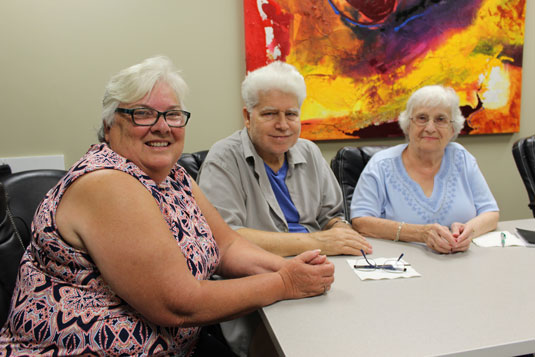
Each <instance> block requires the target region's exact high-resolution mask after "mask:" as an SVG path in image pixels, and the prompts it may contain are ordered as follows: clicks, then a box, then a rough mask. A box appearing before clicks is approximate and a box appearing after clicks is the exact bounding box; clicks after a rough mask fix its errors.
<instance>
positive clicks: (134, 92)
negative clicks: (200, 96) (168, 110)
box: [98, 56, 188, 142]
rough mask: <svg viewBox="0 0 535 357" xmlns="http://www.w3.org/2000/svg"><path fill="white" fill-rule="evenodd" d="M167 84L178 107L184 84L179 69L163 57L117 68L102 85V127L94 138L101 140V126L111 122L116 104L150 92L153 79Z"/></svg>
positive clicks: (184, 89) (184, 88)
mask: <svg viewBox="0 0 535 357" xmlns="http://www.w3.org/2000/svg"><path fill="white" fill-rule="evenodd" d="M159 81H162V82H165V83H167V84H168V85H169V86H170V87H171V88H172V89H173V90H174V92H175V94H176V97H177V99H178V101H179V103H180V106H181V108H182V109H186V108H185V107H184V103H183V102H182V101H183V98H184V96H185V95H186V93H187V91H188V86H187V84H186V82H185V81H184V79H183V78H182V76H181V75H180V71H178V70H177V69H176V68H175V66H174V65H173V63H172V62H171V60H170V59H169V58H167V57H165V56H155V57H151V58H147V59H146V60H144V61H143V62H141V63H138V64H135V65H133V66H130V67H128V68H125V69H123V70H121V71H120V72H119V73H117V74H116V75H114V76H113V77H111V79H110V81H109V82H108V84H107V85H106V91H105V92H104V98H103V100H102V126H101V128H100V130H99V132H98V140H99V141H100V142H104V141H105V139H104V126H105V125H106V126H108V127H109V126H111V125H113V123H114V122H115V110H116V109H117V107H118V106H119V104H120V103H133V102H135V101H137V100H140V99H141V98H143V97H144V96H146V95H147V94H149V93H150V92H151V91H152V88H154V85H155V84H156V82H159Z"/></svg>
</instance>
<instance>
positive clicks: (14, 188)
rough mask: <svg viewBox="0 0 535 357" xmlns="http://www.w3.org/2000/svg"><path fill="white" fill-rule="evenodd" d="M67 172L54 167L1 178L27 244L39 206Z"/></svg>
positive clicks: (18, 228) (22, 236)
mask: <svg viewBox="0 0 535 357" xmlns="http://www.w3.org/2000/svg"><path fill="white" fill-rule="evenodd" d="M65 173H66V171H64V170H52V169H41V170H28V171H21V172H15V173H12V174H10V175H7V176H4V177H2V178H1V179H0V182H1V183H2V184H3V185H4V188H5V191H6V194H7V198H8V202H7V203H8V207H9V209H10V211H11V213H12V215H13V219H14V221H15V224H16V228H17V230H18V231H19V233H20V236H21V238H22V240H23V242H24V245H25V246H26V245H28V243H29V242H30V237H31V231H30V230H31V223H32V220H33V215H34V214H35V211H36V210H37V206H38V205H39V203H40V202H41V200H42V199H43V197H44V196H45V194H46V193H47V192H48V190H50V189H51V188H52V187H53V186H54V185H55V184H57V183H58V181H59V179H60V178H62V177H63V176H64V175H65Z"/></svg>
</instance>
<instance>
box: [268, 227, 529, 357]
mask: <svg viewBox="0 0 535 357" xmlns="http://www.w3.org/2000/svg"><path fill="white" fill-rule="evenodd" d="M516 227H519V228H524V229H529V230H535V219H526V220H517V221H507V222H500V223H499V225H498V230H507V231H509V232H511V233H516V231H515V228H516ZM370 241H371V243H372V245H373V254H372V255H371V257H372V258H373V257H397V256H399V254H401V253H402V252H403V253H405V256H404V258H403V259H405V260H406V261H408V262H409V263H410V264H411V265H412V266H413V267H414V269H415V270H416V271H418V272H419V273H420V274H421V275H422V276H421V277H414V278H404V279H393V280H365V281H363V280H360V279H359V277H358V276H357V275H356V274H355V273H354V272H353V270H352V268H350V266H349V264H348V263H347V261H346V260H347V259H352V258H354V257H352V256H339V257H331V258H330V260H331V261H332V262H333V263H334V264H335V268H336V271H335V282H334V284H333V285H332V287H331V290H330V291H329V292H327V293H326V294H324V295H321V296H317V297H313V298H308V299H301V300H288V301H281V302H278V303H276V304H273V305H271V306H267V307H265V308H263V309H262V310H261V311H260V315H261V316H262V320H263V322H264V324H265V326H266V328H267V330H268V333H269V334H270V336H271V339H272V341H273V343H274V345H275V348H276V349H277V351H278V353H279V355H281V356H288V357H294V356H438V355H441V356H442V355H463V356H513V355H521V354H526V353H531V352H535V248H525V247H506V248H501V247H492V248H481V247H477V246H475V245H474V244H472V246H471V247H470V249H469V250H468V251H467V252H464V253H456V254H451V255H442V254H436V253H434V252H432V251H431V250H429V249H428V248H426V247H425V246H423V245H420V244H411V243H403V242H396V243H395V242H392V241H387V240H382V239H370Z"/></svg>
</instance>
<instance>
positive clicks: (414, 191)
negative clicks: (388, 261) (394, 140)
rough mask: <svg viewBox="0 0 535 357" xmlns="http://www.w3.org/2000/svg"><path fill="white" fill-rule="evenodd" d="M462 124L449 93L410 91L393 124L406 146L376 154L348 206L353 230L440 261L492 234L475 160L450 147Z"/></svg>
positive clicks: (492, 205) (492, 210)
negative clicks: (411, 245)
mask: <svg viewBox="0 0 535 357" xmlns="http://www.w3.org/2000/svg"><path fill="white" fill-rule="evenodd" d="M464 120H465V119H464V117H463V116H462V114H461V111H460V110H459V97H458V96H457V94H456V93H455V91H454V90H453V89H451V88H445V87H442V86H438V85H435V86H426V87H423V88H420V89H418V90H417V91H415V92H414V93H413V94H412V95H411V97H410V98H409V101H408V102H407V107H406V109H405V111H404V112H402V113H401V114H400V116H399V118H398V121H399V125H400V127H401V129H402V130H403V133H404V134H405V137H406V138H407V140H408V143H406V144H401V145H397V146H394V147H391V148H389V149H386V150H382V151H380V152H378V153H377V154H375V155H374V156H373V157H372V158H371V159H370V161H369V162H368V164H367V165H366V168H365V169H364V171H363V172H362V175H361V176H360V178H359V181H358V183H357V186H356V188H355V193H354V194H353V199H352V201H351V219H352V220H351V221H352V224H353V227H354V228H355V229H356V230H357V231H359V232H360V233H361V234H363V235H364V236H369V237H377V238H386V239H392V240H394V241H398V240H402V241H407V242H423V243H425V244H427V246H429V247H430V248H432V249H434V250H436V251H437V252H440V253H451V252H458V251H465V250H467V249H468V248H469V247H470V242H471V241H472V239H473V238H475V237H477V236H479V235H481V234H483V233H486V232H488V231H491V230H493V229H495V228H496V224H497V222H498V218H499V212H498V211H499V210H498V205H497V204H496V200H495V199H494V197H493V196H492V193H491V192H490V189H489V187H488V185H487V183H486V181H485V178H484V177H483V175H482V174H481V171H480V170H479V167H478V166H477V162H476V159H475V158H474V157H473V156H472V155H471V154H470V153H469V152H468V151H466V149H464V148H463V147H462V146H461V145H459V144H457V143H454V142H452V141H453V140H454V139H455V138H456V137H457V135H458V134H459V132H460V131H461V129H462V127H463V125H464Z"/></svg>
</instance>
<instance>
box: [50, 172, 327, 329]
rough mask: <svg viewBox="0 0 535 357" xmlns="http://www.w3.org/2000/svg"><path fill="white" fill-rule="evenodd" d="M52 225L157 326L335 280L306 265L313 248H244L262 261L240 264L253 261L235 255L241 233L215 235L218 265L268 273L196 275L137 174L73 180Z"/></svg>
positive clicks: (197, 320)
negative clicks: (288, 251)
mask: <svg viewBox="0 0 535 357" xmlns="http://www.w3.org/2000/svg"><path fill="white" fill-rule="evenodd" d="M203 206H206V205H205V204H203ZM201 209H206V207H202V208H201ZM207 213H208V216H210V218H209V223H212V224H216V228H215V230H214V234H216V235H222V234H225V233H226V228H222V227H218V226H217V222H216V221H217V219H220V218H213V217H212V216H213V214H211V213H210V212H207ZM57 225H58V228H59V231H60V233H61V235H62V237H63V238H64V239H65V241H67V242H68V243H70V244H72V245H73V246H75V247H78V248H81V249H85V250H87V252H88V253H89V254H90V255H91V257H92V258H93V260H94V262H95V264H96V265H97V267H98V269H99V271H100V272H101V274H102V276H103V278H104V280H105V281H106V282H107V283H108V284H109V285H110V287H111V288H112V290H113V291H114V292H115V293H117V295H119V296H120V297H121V298H123V299H124V300H125V301H127V302H128V304H129V305H131V306H132V307H133V308H134V309H136V310H137V311H139V312H140V313H141V314H143V315H144V316H145V317H146V318H147V319H148V320H150V321H152V322H154V323H156V324H158V325H164V326H198V325H203V324H208V323H212V322H214V321H221V320H224V319H230V318H233V317H235V316H238V315H241V314H244V313H247V312H249V311H252V310H254V309H257V308H259V307H262V306H265V305H268V304H271V303H273V302H275V301H278V300H281V299H287V298H298V297H303V296H312V295H317V294H321V293H323V291H324V290H325V289H328V288H329V287H330V285H331V283H332V282H333V280H334V277H333V273H334V266H333V265H332V264H331V263H329V262H325V261H323V264H316V265H312V264H308V263H309V262H311V261H314V262H316V261H317V260H318V259H319V260H321V257H318V253H317V252H307V253H306V254H303V255H300V256H299V257H296V258H294V259H291V260H289V261H282V260H281V258H278V257H275V258H270V257H268V256H267V255H266V253H264V252H262V251H259V250H258V249H257V248H256V247H247V248H246V251H247V252H248V253H251V252H252V255H253V256H254V257H255V258H259V260H260V262H259V263H258V264H257V265H255V266H253V268H248V266H247V264H248V263H242V262H240V260H241V259H244V260H245V261H246V262H248V261H250V260H251V259H250V258H248V257H247V256H245V255H242V254H239V253H238V250H239V249H241V248H242V247H244V246H243V244H247V243H243V242H241V241H240V240H239V239H238V238H239V237H232V238H230V239H229V238H226V237H218V241H220V242H221V244H222V247H221V248H222V249H221V251H222V259H223V265H222V271H223V272H225V273H226V272H228V273H229V274H231V275H246V274H249V273H254V272H258V271H260V270H263V271H272V272H270V273H264V274H259V275H254V276H249V277H246V278H242V279H233V280H224V281H211V280H205V281H198V280H196V279H195V278H194V277H193V275H192V274H191V272H190V270H189V269H188V267H187V263H186V259H185V258H184V255H183V254H182V251H181V250H180V248H179V246H178V245H177V243H176V241H175V239H174V237H173V236H172V234H171V232H170V230H169V228H168V226H167V223H166V222H165V219H164V218H163V216H162V214H161V212H160V209H159V208H158V205H157V203H156V201H155V200H154V198H153V197H152V195H151V194H150V193H149V192H148V191H147V190H146V189H145V188H144V187H143V186H142V185H141V183H139V181H137V180H136V179H135V178H133V177H132V176H130V175H128V174H125V173H123V172H120V171H116V170H99V171H95V172H92V173H90V174H86V175H84V176H82V177H81V178H79V179H77V180H76V181H75V182H74V183H73V184H72V185H71V187H69V189H68V190H67V191H66V192H65V195H64V196H63V198H62V200H61V202H60V205H59V207H58V211H57ZM234 244H236V246H235V247H233V245H234ZM235 248H237V249H235ZM228 259H233V260H237V261H238V262H237V263H229V262H228V261H227V260H228ZM323 260H324V259H323ZM275 270H277V271H276V272H275Z"/></svg>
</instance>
